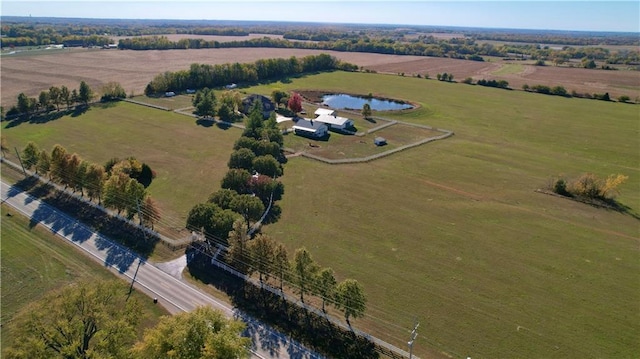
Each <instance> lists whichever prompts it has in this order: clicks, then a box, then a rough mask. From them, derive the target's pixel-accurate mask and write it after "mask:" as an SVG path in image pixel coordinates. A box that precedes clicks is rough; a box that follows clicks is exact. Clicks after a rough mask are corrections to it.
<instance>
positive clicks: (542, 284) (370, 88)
mask: <svg viewBox="0 0 640 359" xmlns="http://www.w3.org/2000/svg"><path fill="white" fill-rule="evenodd" d="M273 88H280V89H283V90H286V91H290V90H294V89H305V88H308V89H323V90H332V91H337V92H345V93H354V94H356V93H360V94H368V93H369V92H372V93H373V94H374V95H380V96H384V97H390V98H396V99H403V100H407V101H411V102H414V103H418V104H419V105H420V107H419V108H417V109H415V110H411V111H406V112H402V113H388V114H384V116H385V117H389V118H391V119H398V120H402V121H407V122H411V123H415V124H422V125H429V126H433V127H435V128H444V129H448V130H452V131H454V132H455V135H454V136H453V137H451V138H448V139H446V140H443V141H436V142H433V143H430V144H426V145H422V146H419V147H417V148H414V149H410V150H408V151H404V152H401V153H399V154H395V155H392V156H389V157H385V158H383V159H380V160H376V161H373V162H369V163H364V164H354V165H337V166H332V165H327V164H324V163H320V162H317V161H313V160H310V159H306V158H302V157H296V158H291V159H290V160H289V161H288V163H287V164H286V165H285V175H284V176H283V177H282V181H283V183H284V184H285V194H284V197H283V200H282V201H281V203H280V205H281V207H282V210H283V211H282V216H281V218H280V220H279V221H278V222H277V223H276V224H272V225H269V226H267V227H265V229H264V231H265V232H267V233H268V234H270V235H272V236H273V237H274V238H276V239H278V240H280V241H282V242H283V243H284V244H285V245H286V246H287V247H288V248H289V250H290V253H293V251H294V250H295V248H299V247H302V246H306V247H307V248H308V249H309V250H310V252H311V253H312V255H313V257H314V259H315V260H316V261H317V262H318V263H319V264H320V265H322V266H330V267H332V268H333V269H334V270H335V272H336V273H337V276H338V278H339V279H340V280H342V279H344V278H355V279H357V280H358V281H359V282H360V283H362V284H363V286H364V289H365V293H366V295H367V298H368V310H367V317H366V318H364V319H356V320H353V321H352V323H353V324H354V325H355V326H356V327H358V328H360V329H362V330H366V331H369V332H371V333H372V334H373V335H376V336H379V337H380V338H381V339H383V340H386V341H389V342H392V343H393V344H396V345H398V346H400V347H402V348H406V342H407V340H408V337H409V332H410V328H411V327H412V326H413V321H414V318H417V319H418V320H419V321H420V323H421V324H420V329H419V332H420V335H419V336H418V339H417V340H416V343H415V347H414V353H415V354H417V355H418V356H421V357H427V356H428V355H436V356H437V355H439V354H440V355H442V353H447V354H449V355H452V356H455V357H466V356H471V357H545V358H553V357H577V356H588V357H632V356H634V355H635V354H636V353H637V352H638V351H640V344H639V343H638V342H637V340H636V339H637V337H638V334H639V333H640V324H639V323H640V313H639V311H638V310H637V303H638V302H640V261H638V256H639V254H640V253H639V248H638V241H639V239H640V238H639V233H638V219H637V217H634V216H632V215H630V214H625V213H619V212H615V211H610V210H605V209H600V208H595V207H591V206H588V205H585V204H582V203H578V202H574V201H571V200H567V199H563V198H557V197H553V196H549V195H545V194H541V193H537V192H535V190H536V189H539V188H542V187H544V186H546V185H547V183H548V181H549V179H550V178H551V177H553V176H558V175H564V176H567V177H577V176H579V175H580V174H582V173H586V172H592V173H595V174H596V175H598V176H600V177H606V176H608V175H609V174H614V173H621V174H624V175H627V176H629V179H628V181H627V182H626V183H625V184H623V185H622V186H621V187H620V195H619V198H618V199H619V201H620V202H621V203H622V204H623V205H626V206H628V207H630V208H631V209H630V212H631V213H632V214H634V215H636V216H637V215H638V213H639V212H640V211H639V208H640V192H639V191H638V190H637V189H638V188H640V168H639V165H638V164H639V163H640V154H639V153H638V151H637V149H638V138H640V127H639V124H638V121H637V108H636V107H635V106H633V105H626V104H619V103H608V102H603V101H595V100H583V99H574V98H562V97H553V96H544V95H540V94H534V93H525V92H522V91H505V90H500V89H492V88H484V87H481V86H465V85H462V84H455V83H443V82H439V81H435V80H425V79H418V78H409V77H401V76H391V75H381V74H364V73H344V72H333V73H326V74H320V75H313V76H303V77H301V78H296V79H292V80H291V81H290V82H285V83H282V82H278V83H273V84H265V85H260V86H255V87H252V88H246V89H243V90H245V91H247V92H248V93H251V92H255V93H261V94H265V95H267V96H268V95H269V94H270V93H271V91H272V90H273ZM307 111H308V110H307ZM310 115H311V114H310ZM374 115H380V114H374ZM347 117H350V118H353V119H355V117H352V116H347ZM356 126H359V125H358V123H356ZM389 130H390V131H395V130H394V129H393V127H391V128H389ZM240 134H241V132H240V130H237V129H233V128H231V129H228V130H222V129H219V128H217V127H215V126H214V127H203V126H200V125H197V124H196V122H195V120H194V119H193V118H189V117H186V116H180V115H177V114H173V113H170V112H166V111H160V110H153V109H149V108H144V107H142V106H136V105H132V104H126V103H120V104H117V105H115V106H113V107H109V108H104V109H99V108H92V109H91V110H90V111H88V112H87V113H86V114H84V115H82V116H80V117H75V118H73V117H63V118H61V119H58V120H55V121H51V122H49V123H46V124H27V123H23V124H20V125H18V126H15V127H12V128H6V127H5V128H3V136H5V137H6V138H7V140H8V143H9V145H10V146H11V147H13V146H16V147H18V148H22V147H23V146H24V145H25V144H26V142H27V141H29V140H34V141H35V142H37V143H38V144H39V145H40V147H41V148H47V149H50V148H51V147H52V146H53V144H55V143H61V144H62V145H64V146H65V147H66V148H67V149H68V150H69V151H71V152H77V153H79V154H80V155H81V156H82V157H83V158H86V159H88V160H92V161H96V162H100V163H104V162H105V161H106V160H107V159H109V158H110V157H113V156H119V157H126V156H130V155H133V156H135V157H137V158H138V159H139V160H141V161H143V162H146V163H148V164H149V165H150V166H151V168H152V169H154V170H156V171H157V172H158V178H156V180H154V183H153V184H152V185H151V187H150V191H151V194H152V196H153V197H154V198H156V199H157V200H158V201H159V203H160V205H161V207H162V209H163V213H164V217H165V220H166V221H167V224H169V225H175V226H176V227H180V226H183V225H184V218H186V215H187V212H188V210H189V209H190V208H191V207H192V206H193V205H194V204H195V203H198V202H200V201H203V200H204V199H205V198H206V197H207V196H208V195H209V193H211V192H213V191H214V190H216V189H218V188H219V183H220V179H221V178H222V176H223V175H224V173H225V172H226V170H227V168H226V163H227V160H228V158H229V154H230V153H231V151H232V146H233V143H234V141H235V140H236V139H237V138H238V137H239V136H240ZM404 134H405V132H402V135H403V136H404ZM379 135H381V136H383V137H385V134H384V132H380V133H379ZM387 135H388V137H389V138H390V139H391V138H393V136H394V135H393V134H392V133H391V132H390V133H388V134H387ZM288 136H290V135H288ZM338 136H339V135H337V134H333V133H332V138H331V140H330V142H329V143H328V145H331V146H336V147H337V146H338V145H339V141H334V142H331V141H332V140H335V139H338ZM397 136H400V134H397ZM347 138H350V137H344V139H347ZM288 140H289V139H288V138H287V141H288ZM291 140H292V141H302V142H301V143H302V145H304V144H305V143H307V142H308V140H307V139H303V140H299V139H295V140H294V139H293V138H292V139H291ZM341 140H342V139H341ZM371 140H372V138H371ZM356 145H360V144H359V143H358V144H356ZM390 145H391V143H390ZM307 146H308V143H307ZM355 147H357V146H355ZM385 147H386V146H385ZM352 148H353V147H352Z"/></svg>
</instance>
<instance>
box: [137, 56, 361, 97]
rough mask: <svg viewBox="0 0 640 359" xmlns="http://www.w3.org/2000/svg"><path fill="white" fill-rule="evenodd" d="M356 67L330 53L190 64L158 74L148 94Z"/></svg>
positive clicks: (150, 83)
mask: <svg viewBox="0 0 640 359" xmlns="http://www.w3.org/2000/svg"><path fill="white" fill-rule="evenodd" d="M357 68H358V67H357V66H356V65H352V64H349V63H344V62H341V61H339V60H338V59H336V58H335V57H333V56H330V55H327V54H319V55H309V56H305V57H303V58H296V57H290V58H289V59H282V58H280V59H262V60H258V61H256V62H254V63H244V64H241V63H237V62H236V63H232V64H229V63H227V64H220V65H208V64H191V66H190V68H189V69H188V70H181V71H176V72H169V71H167V72H164V73H162V74H159V75H157V76H156V77H154V79H153V80H151V82H149V84H147V86H146V87H145V94H146V95H153V94H161V93H164V92H166V91H185V90H187V89H202V88H205V87H207V88H214V87H220V86H224V85H228V84H230V83H240V82H242V83H252V82H256V81H262V80H269V79H274V78H279V77H283V76H292V75H297V74H301V73H308V72H316V71H330V70H346V71H355V70H356V69H357Z"/></svg>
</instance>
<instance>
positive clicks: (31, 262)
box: [1, 204, 168, 351]
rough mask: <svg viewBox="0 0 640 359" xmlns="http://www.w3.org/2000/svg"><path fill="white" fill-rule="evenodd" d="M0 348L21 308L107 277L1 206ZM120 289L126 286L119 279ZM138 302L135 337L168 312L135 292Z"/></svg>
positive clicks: (102, 270)
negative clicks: (77, 284)
mask: <svg viewBox="0 0 640 359" xmlns="http://www.w3.org/2000/svg"><path fill="white" fill-rule="evenodd" d="M1 214H2V227H1V231H2V247H1V253H2V304H1V309H2V349H3V351H4V349H5V348H8V347H10V346H11V345H12V343H13V340H14V337H13V334H12V333H13V331H14V329H15V327H16V325H20V324H19V323H20V315H19V314H20V313H21V310H22V308H25V307H27V305H28V304H29V303H32V302H35V301H37V300H39V299H40V298H42V296H44V295H45V294H46V293H47V292H49V291H51V290H55V289H57V288H61V287H63V286H66V285H69V284H71V283H74V282H77V281H80V280H88V279H105V280H106V279H112V278H114V277H113V274H111V273H110V272H109V271H108V270H107V269H105V268H104V267H103V266H101V265H100V264H98V263H95V262H93V261H92V260H91V259H90V258H89V257H87V256H85V255H84V254H82V253H80V252H79V251H78V249H76V248H74V247H73V245H71V244H69V243H66V242H65V241H64V240H62V239H61V238H58V237H56V236H54V235H52V234H51V233H50V232H48V231H47V230H45V229H43V228H40V227H35V228H29V219H27V218H26V217H23V216H22V215H20V214H19V212H16V211H15V210H13V209H12V208H10V207H8V206H5V205H4V204H3V205H2V211H1ZM123 285H124V286H125V287H126V284H125V283H124V281H123ZM135 295H136V296H138V299H139V300H140V302H141V303H142V304H143V305H142V308H143V316H142V318H143V321H142V325H141V328H140V333H142V330H143V329H144V328H146V327H149V326H152V325H155V323H156V322H157V320H158V318H159V317H160V316H161V315H167V314H168V313H167V312H166V311H164V310H163V309H162V307H160V306H157V305H153V304H151V305H147V304H148V303H151V301H150V300H149V299H148V297H147V296H145V295H143V294H139V293H136V294H135Z"/></svg>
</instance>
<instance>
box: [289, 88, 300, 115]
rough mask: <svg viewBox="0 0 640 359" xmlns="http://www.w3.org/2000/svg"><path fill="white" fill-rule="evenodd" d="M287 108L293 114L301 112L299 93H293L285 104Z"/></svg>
mask: <svg viewBox="0 0 640 359" xmlns="http://www.w3.org/2000/svg"><path fill="white" fill-rule="evenodd" d="M287 107H288V108H289V110H291V111H293V113H296V114H297V113H299V112H301V111H302V96H300V94H299V93H297V92H294V93H293V94H292V95H291V97H290V98H289V101H288V102H287Z"/></svg>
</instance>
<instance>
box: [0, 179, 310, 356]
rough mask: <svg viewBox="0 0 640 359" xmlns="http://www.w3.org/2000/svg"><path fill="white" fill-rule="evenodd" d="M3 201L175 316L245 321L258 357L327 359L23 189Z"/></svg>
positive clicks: (6, 191)
mask: <svg viewBox="0 0 640 359" xmlns="http://www.w3.org/2000/svg"><path fill="white" fill-rule="evenodd" d="M1 185H2V191H1V200H2V203H6V204H8V205H10V206H11V207H13V208H15V209H16V210H18V211H20V212H22V213H23V214H24V215H25V216H27V217H28V218H30V219H31V221H32V223H34V224H36V223H40V224H42V225H43V226H45V227H46V228H48V229H50V230H51V231H52V232H53V233H56V234H58V235H60V236H61V237H63V238H66V239H67V240H69V241H70V242H71V243H73V244H75V245H76V246H78V247H79V248H81V249H82V250H83V251H84V252H86V253H87V254H88V255H90V256H91V257H92V258H93V259H95V260H96V261H98V262H99V263H102V264H104V265H105V266H106V267H108V268H110V269H111V270H112V271H114V272H116V274H118V275H120V276H121V277H125V278H127V279H128V280H132V279H134V278H135V286H134V287H135V288H138V289H139V290H142V291H144V292H146V293H147V294H148V295H150V296H151V297H155V298H158V300H159V303H160V304H162V305H163V306H164V307H165V308H167V310H169V311H170V312H171V313H179V312H183V311H191V310H193V309H195V308H196V307H197V306H201V305H210V306H212V307H214V308H216V309H218V310H220V311H222V312H223V313H224V314H225V315H227V316H228V317H236V318H241V319H242V320H243V321H245V322H246V323H247V333H246V334H247V336H250V337H251V338H252V340H253V343H254V345H253V349H252V354H253V355H252V357H253V358H259V359H265V358H283V359H286V358H291V359H298V358H300V359H302V358H321V357H320V356H319V355H318V354H315V353H312V352H310V351H309V350H308V349H306V348H304V347H302V346H301V345H300V344H298V343H297V342H295V341H293V340H291V339H289V338H286V337H285V336H283V335H282V334H280V333H278V332H276V331H275V330H273V329H271V328H269V327H267V326H266V325H264V324H262V323H260V322H258V321H256V320H254V319H252V318H249V317H247V316H246V315H244V314H243V313H240V312H239V311H237V310H235V309H233V308H231V307H229V306H228V305H227V304H226V303H223V302H220V301H218V300H216V299H215V298H213V297H211V296H210V295H208V294H205V293H202V292H201V291H200V290H198V289H197V288H196V287H193V286H191V285H190V284H188V283H186V282H183V281H181V280H180V279H178V278H175V277H173V276H172V275H171V274H170V273H167V272H164V271H163V270H161V269H160V268H159V267H157V266H156V265H154V264H153V263H151V262H148V261H145V260H144V259H142V258H140V257H138V256H137V255H136V254H135V253H132V252H131V251H130V250H128V249H127V248H124V247H122V246H120V245H118V244H117V243H115V242H112V241H110V240H109V239H108V238H105V237H103V236H101V235H99V234H97V233H95V232H93V231H91V229H89V228H88V227H87V226H85V225H83V224H82V223H79V222H78V221H77V220H75V219H73V218H71V217H69V216H67V215H66V214H64V213H62V212H60V211H58V210H57V209H55V208H53V207H51V206H49V205H47V204H46V203H43V202H40V201H39V200H37V199H35V198H33V197H31V196H29V195H28V194H26V193H24V192H22V190H21V189H19V188H16V187H13V186H10V185H8V184H6V183H4V182H2V183H1Z"/></svg>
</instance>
